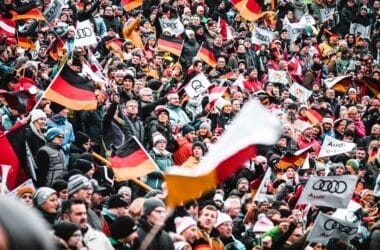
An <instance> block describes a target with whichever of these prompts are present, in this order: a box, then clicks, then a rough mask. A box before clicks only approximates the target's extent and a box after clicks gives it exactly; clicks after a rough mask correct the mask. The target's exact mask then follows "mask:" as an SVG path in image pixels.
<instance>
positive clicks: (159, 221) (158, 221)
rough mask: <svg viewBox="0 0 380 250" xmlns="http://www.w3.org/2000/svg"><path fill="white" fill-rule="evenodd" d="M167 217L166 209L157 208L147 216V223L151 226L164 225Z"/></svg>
mask: <svg viewBox="0 0 380 250" xmlns="http://www.w3.org/2000/svg"><path fill="white" fill-rule="evenodd" d="M165 217H166V208H164V207H157V208H155V209H154V210H153V211H152V212H151V213H150V214H149V215H148V216H147V221H148V222H149V224H151V225H164V223H165Z"/></svg>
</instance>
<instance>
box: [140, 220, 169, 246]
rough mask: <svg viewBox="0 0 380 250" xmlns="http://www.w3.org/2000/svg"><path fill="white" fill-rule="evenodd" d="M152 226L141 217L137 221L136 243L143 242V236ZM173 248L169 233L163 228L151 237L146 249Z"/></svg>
mask: <svg viewBox="0 0 380 250" xmlns="http://www.w3.org/2000/svg"><path fill="white" fill-rule="evenodd" d="M151 229H152V226H151V225H150V224H149V223H148V221H147V220H146V219H145V218H144V217H142V218H141V219H140V220H139V222H138V229H137V235H138V237H137V239H136V241H137V242H136V244H138V245H140V246H141V244H142V243H143V241H144V239H145V237H146V236H147V235H148V233H149V232H150V230H151ZM164 249H165V250H174V244H173V241H172V239H171V238H170V236H169V234H168V233H167V232H165V231H164V230H160V231H158V233H157V234H156V236H155V237H154V238H153V240H152V241H151V243H150V244H149V246H148V247H147V248H146V250H164Z"/></svg>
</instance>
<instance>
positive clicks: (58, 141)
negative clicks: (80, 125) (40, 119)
mask: <svg viewBox="0 0 380 250" xmlns="http://www.w3.org/2000/svg"><path fill="white" fill-rule="evenodd" d="M64 136H65V135H64V133H63V131H62V130H61V129H59V128H50V129H49V130H48V131H47V132H46V134H45V138H46V140H47V141H48V142H50V143H52V144H54V145H58V146H61V145H62V143H63V139H64V138H65V137H64Z"/></svg>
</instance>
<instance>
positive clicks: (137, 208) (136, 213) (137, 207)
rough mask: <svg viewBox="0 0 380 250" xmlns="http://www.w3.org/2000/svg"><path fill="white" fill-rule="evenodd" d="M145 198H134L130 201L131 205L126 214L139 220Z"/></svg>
mask: <svg viewBox="0 0 380 250" xmlns="http://www.w3.org/2000/svg"><path fill="white" fill-rule="evenodd" d="M144 201H145V198H141V197H140V198H136V199H135V200H133V201H132V203H131V205H129V207H128V214H129V215H130V216H131V217H132V218H133V219H135V220H136V219H139V218H140V217H141V215H142V210H143V204H144Z"/></svg>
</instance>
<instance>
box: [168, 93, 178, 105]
mask: <svg viewBox="0 0 380 250" xmlns="http://www.w3.org/2000/svg"><path fill="white" fill-rule="evenodd" d="M168 104H169V105H172V106H180V102H179V96H178V94H177V93H170V94H168Z"/></svg>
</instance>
